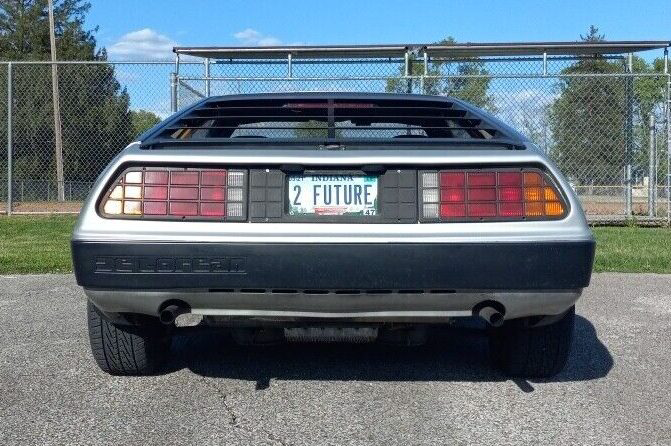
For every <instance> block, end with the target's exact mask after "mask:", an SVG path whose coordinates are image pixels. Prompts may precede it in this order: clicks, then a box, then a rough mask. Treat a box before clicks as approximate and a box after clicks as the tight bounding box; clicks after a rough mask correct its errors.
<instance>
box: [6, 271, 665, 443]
mask: <svg viewBox="0 0 671 446" xmlns="http://www.w3.org/2000/svg"><path fill="white" fill-rule="evenodd" d="M577 314H578V317H577V321H576V337H575V341H574V347H573V351H572V354H571V357H570V360H569V364H568V366H567V368H566V369H565V370H564V371H563V372H562V373H561V374H560V375H558V376H556V377H555V378H553V379H550V380H544V381H525V380H510V379H507V378H505V377H503V376H501V375H500V374H498V373H497V372H496V371H494V370H492V369H491V368H490V366H489V364H488V361H487V343H486V338H485V336H483V333H482V332H481V331H480V330H478V329H476V328H474V327H469V326H462V327H454V328H450V329H445V330H439V331H437V332H436V333H433V336H432V337H431V340H430V342H429V343H428V344H427V345H425V346H422V347H418V348H400V347H396V348H394V347H384V346H380V345H376V344H371V345H326V344H314V345H302V344H289V345H281V346H273V347H253V348H250V347H238V346H235V345H234V344H233V343H232V341H231V340H230V338H229V336H228V335H227V334H226V333H225V332H223V331H216V330H210V331H203V330H197V329H192V328H188V329H183V331H182V332H181V333H180V334H178V335H177V336H176V338H175V340H174V342H173V345H172V359H171V361H169V363H168V364H167V365H166V367H165V369H164V370H162V371H161V373H160V374H159V375H157V376H152V377H141V378H123V377H110V376H107V375H105V374H104V373H102V372H101V371H100V370H99V369H98V368H97V366H96V365H95V363H94V362H93V359H92V357H91V355H90V351H89V345H88V336H87V333H86V317H85V297H84V294H83V293H82V291H81V290H80V289H79V288H78V287H77V286H76V284H75V282H74V279H73V277H72V276H71V275H33V276H0V444H1V445H13V444H31V445H32V444H40V445H48V444H117V445H118V444H122V445H132V444H143V445H151V444H230V445H265V444H268V445H292V444H295V445H327V444H333V445H340V444H359V445H364V444H384V445H415V444H417V445H420V444H436V445H438V444H441V445H442V444H449V445H462V444H463V445H466V444H478V445H481V444H539V445H540V444H542V445H545V444H585V445H616V444H622V445H652V444H655V445H657V444H658V445H670V444H671V359H670V354H671V275H654V274H597V275H595V276H593V279H592V285H591V286H590V287H589V289H587V290H586V291H585V293H584V294H583V297H582V299H581V300H580V302H579V304H578V306H577Z"/></svg>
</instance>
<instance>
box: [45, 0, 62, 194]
mask: <svg viewBox="0 0 671 446" xmlns="http://www.w3.org/2000/svg"><path fill="white" fill-rule="evenodd" d="M48 4H49V40H50V43H51V89H52V96H53V103H54V140H55V143H56V154H55V155H56V186H57V189H58V201H65V184H64V180H63V135H62V133H61V132H62V127H61V106H60V102H61V100H60V94H59V92H58V65H57V64H56V31H55V26H54V2H53V0H48Z"/></svg>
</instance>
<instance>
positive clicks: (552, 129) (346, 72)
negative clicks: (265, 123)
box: [0, 52, 671, 224]
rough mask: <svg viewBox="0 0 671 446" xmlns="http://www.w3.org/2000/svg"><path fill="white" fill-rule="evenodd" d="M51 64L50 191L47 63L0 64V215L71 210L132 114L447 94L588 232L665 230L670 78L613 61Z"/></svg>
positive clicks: (128, 129)
mask: <svg viewBox="0 0 671 446" xmlns="http://www.w3.org/2000/svg"><path fill="white" fill-rule="evenodd" d="M667 64H668V61H667ZM57 65H58V78H59V84H60V94H61V99H60V100H61V102H60V105H61V115H62V119H61V121H62V129H61V132H62V139H63V165H64V169H63V170H64V175H63V178H62V179H60V180H59V179H58V178H57V177H56V169H55V164H56V163H55V150H54V130H55V129H54V120H53V104H52V102H51V78H50V68H51V67H50V63H48V62H37V63H30V62H12V63H2V64H0V91H2V93H0V120H2V121H3V122H2V125H0V137H2V138H4V139H3V140H6V141H7V147H8V152H7V156H4V157H0V212H7V213H9V211H11V212H14V213H45V212H76V211H77V210H78V209H79V207H80V206H81V203H82V201H83V200H84V199H85V197H86V195H87V194H88V191H89V189H90V187H91V185H92V184H93V182H94V181H95V178H96V177H97V176H98V174H99V173H100V171H101V170H102V169H103V168H104V166H105V165H106V164H107V163H108V162H109V161H110V160H111V159H112V158H113V157H114V156H115V155H116V154H117V153H118V152H119V151H120V149H122V148H123V147H124V146H125V145H126V144H128V143H129V142H131V141H132V140H133V139H134V138H135V137H136V136H137V133H138V131H140V130H142V128H138V123H137V122H136V120H137V115H134V114H133V113H136V114H137V112H138V110H144V111H148V112H151V113H152V114H153V115H155V116H156V117H158V118H161V119H162V118H165V117H167V116H168V115H169V114H170V113H171V111H173V110H176V109H178V108H183V107H185V106H188V105H190V104H192V103H194V102H195V101H197V100H200V99H201V98H203V97H207V96H214V95H222V94H242V93H259V92H289V91H368V92H398V93H425V94H448V95H453V96H456V97H458V98H462V99H465V100H467V101H470V102H473V103H475V104H476V105H478V106H480V107H483V108H485V109H486V110H488V111H489V112H490V113H492V114H494V115H495V116H496V117H498V118H500V119H501V120H503V121H504V122H506V123H508V124H511V125H512V126H513V127H515V128H516V129H518V130H519V131H521V132H522V133H524V134H525V135H527V136H528V137H529V138H530V139H531V140H533V141H534V142H535V143H536V144H537V145H538V146H539V148H540V149H541V150H543V151H544V152H546V153H547V154H548V155H549V156H550V157H551V158H552V159H553V160H554V161H555V162H556V163H557V164H558V165H559V167H560V169H561V170H562V172H563V173H564V174H565V175H566V176H567V177H568V178H569V180H570V182H571V184H572V185H573V187H574V189H575V190H576V192H577V194H578V196H579V197H580V200H581V203H582V205H583V207H584V209H585V211H586V213H587V216H588V219H589V220H590V221H592V222H609V221H623V220H626V219H629V218H635V219H637V220H639V221H645V222H652V223H667V224H668V221H669V217H670V213H669V207H670V206H671V204H670V203H671V200H670V196H669V195H670V194H669V192H670V190H671V188H670V187H669V181H671V175H669V174H670V171H669V155H670V153H669V152H670V150H669V146H670V144H671V133H670V131H669V104H670V103H671V102H669V97H670V96H669V95H670V92H669V89H670V88H671V80H670V76H669V74H663V72H636V69H635V68H636V67H634V66H632V59H631V58H630V57H629V58H628V57H627V56H622V55H605V56H602V57H599V58H593V57H576V56H553V57H548V56H547V55H540V56H537V57H535V56H534V57H528V56H527V57H521V56H498V57H479V58H477V59H474V58H460V59H457V58H449V59H439V58H428V57H426V54H422V53H421V52H407V53H406V55H405V57H401V58H398V57H396V58H394V57H384V58H374V57H365V58H362V57H353V58H328V59H300V58H297V57H291V56H289V57H287V58H286V59H277V58H275V59H268V58H266V59H227V60H216V61H214V60H212V61H210V60H209V59H205V60H204V61H203V62H194V61H193V59H191V60H188V61H186V62H184V61H181V62H180V63H179V64H178V66H175V64H172V63H163V62H146V63H132V62H121V63H111V62H59V63H58V64H57ZM665 69H666V70H667V71H666V73H668V68H666V67H665ZM1 86H6V88H1ZM10 96H11V97H10ZM10 103H11V109H10V108H8V107H7V106H8V104H10ZM129 109H130V110H132V111H130V112H129V111H128V110H129ZM10 111H11V112H10ZM10 163H11V168H10ZM59 181H62V184H63V190H64V195H65V196H64V200H63V201H59V200H58V196H57V190H58V183H59ZM10 192H11V193H10ZM8 201H10V202H11V207H9V208H8V207H7V203H8Z"/></svg>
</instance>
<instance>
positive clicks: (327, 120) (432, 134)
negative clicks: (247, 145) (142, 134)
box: [152, 96, 508, 142]
mask: <svg viewBox="0 0 671 446" xmlns="http://www.w3.org/2000/svg"><path fill="white" fill-rule="evenodd" d="M152 136H153V137H155V138H159V139H162V140H174V141H177V140H180V141H184V142H186V141H194V142H195V141H207V140H212V139H226V140H234V139H237V138H240V139H241V138H258V139H261V138H271V139H294V140H311V139H336V140H344V141H346V140H349V139H357V140H359V139H392V138H393V139H396V138H398V139H403V138H412V139H416V140H422V139H425V140H426V139H435V138H441V139H444V138H457V139H460V140H475V141H477V140H480V141H485V140H495V139H500V138H506V137H508V135H505V134H504V133H503V132H502V131H501V129H499V128H496V127H495V126H494V125H492V124H491V123H488V122H486V121H485V120H483V119H482V117H480V116H478V115H476V114H475V113H473V112H472V111H471V110H468V109H466V108H465V107H460V106H459V104H458V102H453V101H449V100H435V101H434V100H413V99H388V98H384V99H380V98H374V97H372V98H341V99H339V98H315V97H309V98H303V97H300V96H299V97H296V98H295V99H292V98H281V99H278V98H266V99H258V98H254V99H227V98H221V99H210V100H208V101H205V102H203V103H201V104H200V105H199V106H196V107H194V108H192V109H191V110H189V111H188V112H186V113H185V114H183V115H182V116H181V117H180V118H179V119H177V120H175V121H173V122H171V123H170V124H169V125H168V126H167V127H164V128H163V129H161V131H160V132H159V133H158V134H157V135H152ZM418 142H419V141H418Z"/></svg>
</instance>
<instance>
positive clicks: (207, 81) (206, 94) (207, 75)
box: [203, 57, 210, 98]
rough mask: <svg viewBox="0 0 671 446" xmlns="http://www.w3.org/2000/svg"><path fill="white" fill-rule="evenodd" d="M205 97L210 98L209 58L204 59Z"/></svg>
mask: <svg viewBox="0 0 671 446" xmlns="http://www.w3.org/2000/svg"><path fill="white" fill-rule="evenodd" d="M203 63H204V64H205V97H207V98H209V97H210V58H209V57H206V58H205V61H204V62H203Z"/></svg>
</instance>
